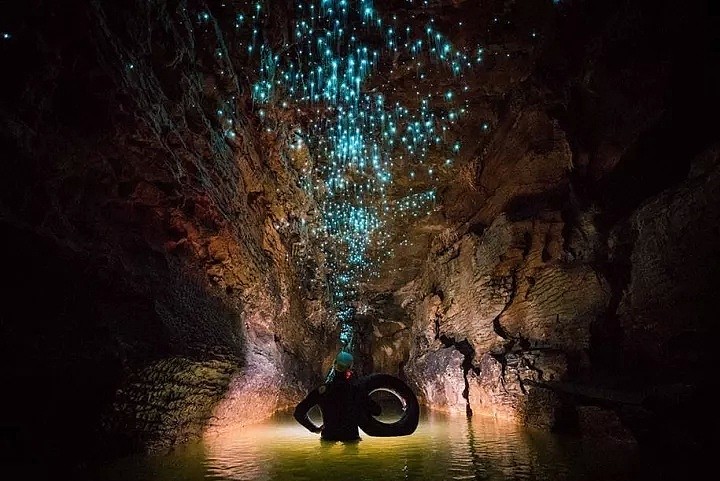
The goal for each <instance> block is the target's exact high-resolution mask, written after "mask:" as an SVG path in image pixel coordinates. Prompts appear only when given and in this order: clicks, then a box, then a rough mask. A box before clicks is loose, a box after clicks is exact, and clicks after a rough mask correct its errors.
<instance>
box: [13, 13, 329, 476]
mask: <svg viewBox="0 0 720 481" xmlns="http://www.w3.org/2000/svg"><path fill="white" fill-rule="evenodd" d="M49 3H50V2H30V3H26V4H23V5H20V4H18V5H16V6H14V7H13V8H12V9H11V11H9V12H8V18H10V19H11V21H12V23H13V28H14V30H13V32H14V33H15V36H14V37H13V40H12V42H6V43H5V44H3V46H2V48H3V50H2V53H3V55H7V58H4V61H7V62H8V65H9V64H12V65H15V67H14V68H15V71H14V72H13V75H12V78H11V79H10V80H11V81H10V83H9V84H8V85H7V86H6V90H4V91H3V98H4V99H5V100H3V103H2V107H0V125H2V129H1V130H2V133H1V134H0V145H2V152H3V154H2V158H3V162H2V165H1V166H0V189H1V190H2V192H1V193H0V226H1V227H2V238H3V249H2V252H3V266H4V267H5V269H6V273H7V278H8V279H10V281H9V283H10V284H11V286H12V287H11V288H10V291H9V293H10V295H9V296H8V297H7V301H6V305H5V306H4V310H3V312H4V313H3V316H2V333H1V335H0V339H1V340H0V342H1V343H2V355H1V357H0V361H1V362H2V363H3V365H4V366H7V367H8V369H3V374H2V378H1V379H0V381H1V382H2V383H3V385H4V386H5V387H6V388H7V390H8V392H12V393H15V395H16V397H13V398H11V399H6V400H5V401H6V402H7V403H8V408H7V409H4V410H3V415H2V417H1V418H0V429H1V430H2V440H3V441H2V443H3V444H2V446H3V447H4V448H5V447H7V450H4V453H3V459H5V455H6V454H7V459H8V460H12V462H22V460H23V459H26V458H25V456H27V457H28V458H27V459H29V457H32V458H35V457H38V458H43V457H45V458H47V459H52V460H54V461H53V462H58V463H63V464H64V463H73V462H74V461H75V460H77V462H81V461H82V459H80V458H81V457H78V456H76V453H77V452H81V453H84V454H86V455H87V457H93V456H96V455H97V456H106V455H107V456H109V455H115V454H119V453H125V452H129V451H146V452H155V451H162V450H165V449H168V448H169V447H172V446H173V445H176V444H178V443H182V442H185V441H188V440H193V439H198V438H199V437H200V436H202V435H203V434H211V433H212V432H215V431H217V430H221V429H223V428H225V427H227V426H229V425H231V424H243V423H249V422H255V421H257V420H259V419H263V418H265V417H267V416H269V415H270V414H271V413H273V412H274V411H275V410H276V409H280V408H283V407H286V406H288V405H290V404H292V403H294V402H296V401H297V400H298V399H299V397H300V396H302V395H304V393H305V391H306V390H307V389H308V388H309V387H310V386H312V385H314V384H315V383H316V382H318V381H319V379H321V378H322V376H323V375H324V372H321V368H322V366H321V364H320V362H319V359H318V353H321V355H326V354H327V355H330V354H331V353H332V351H333V350H334V348H335V342H336V339H337V332H336V330H335V329H336V328H335V325H334V322H333V321H332V319H330V318H329V317H328V315H327V313H326V299H325V297H324V291H323V290H322V287H321V285H322V281H323V279H324V275H325V274H324V272H323V270H322V259H321V258H320V257H319V256H318V253H317V252H316V251H314V250H313V248H312V244H311V243H309V242H304V243H303V242H301V241H307V236H308V228H307V227H303V226H305V222H304V221H305V220H311V217H312V215H313V210H314V199H313V198H312V195H311V194H308V193H307V191H306V190H305V189H304V188H303V186H302V183H301V180H300V177H301V169H303V168H308V159H304V160H303V159H298V158H297V156H296V155H295V156H293V155H291V154H290V153H289V151H290V149H289V148H288V146H289V145H290V141H291V140H292V138H293V137H292V136H293V129H294V128H295V125H296V119H294V118H293V117H292V115H290V116H288V114H287V113H283V112H275V111H269V112H267V118H266V119H267V120H268V121H271V122H276V123H277V125H278V128H277V129H266V128H265V127H264V126H261V123H260V121H259V117H258V113H257V111H255V110H253V108H252V103H251V101H250V99H249V96H248V95H247V94H246V93H242V95H238V91H237V90H236V87H237V86H238V84H233V83H232V82H230V83H227V82H221V81H220V79H219V76H218V75H219V74H218V73H217V72H216V71H215V68H216V67H217V66H218V60H217V59H216V58H214V57H213V54H214V49H209V50H204V49H202V48H201V45H202V42H201V41H200V39H199V38H194V37H193V35H198V36H201V35H206V32H201V31H198V32H196V33H192V32H189V31H187V30H183V28H182V22H181V21H179V22H176V21H175V20H177V19H174V20H173V21H170V20H169V18H170V17H171V16H172V15H183V14H184V15H188V13H187V11H185V10H183V8H181V7H182V6H183V5H184V2H180V3H181V4H182V5H180V3H177V2H176V4H175V7H177V8H176V9H175V10H172V8H171V7H172V6H171V5H169V4H167V3H166V2H136V3H135V4H133V5H128V4H127V3H126V2H69V3H68V4H67V5H63V6H59V5H50V4H49ZM101 3H102V4H101ZM64 25H76V27H77V28H74V29H73V30H72V31H71V32H68V31H66V30H67V29H66V28H64V27H63V26H64ZM149 37H152V39H153V41H152V42H150V41H149ZM202 40H203V41H207V42H210V40H212V39H211V38H210V39H208V38H204V39H202ZM215 40H217V39H215ZM195 41H197V43H194V42H195ZM209 44H210V45H212V43H209ZM147 49H150V50H149V51H148V50H147ZM169 59H175V60H176V61H175V62H171V61H169ZM243 92H247V90H244V91H243ZM225 99H231V100H232V104H224V105H225V106H226V107H227V108H230V107H232V109H233V111H234V119H235V122H234V124H233V130H232V135H230V134H229V133H228V131H227V130H226V127H227V126H226V125H221V123H218V119H217V110H218V108H219V107H218V106H219V105H221V104H220V102H221V101H224V100H225ZM223 108H225V107H223ZM301 243H303V244H304V245H306V246H308V247H307V248H306V249H304V250H303V251H298V248H297V246H298V245H299V244H301ZM319 286H320V287H319ZM70 449H71V450H72V453H69V450H70Z"/></svg>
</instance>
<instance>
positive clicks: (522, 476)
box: [96, 414, 650, 481]
mask: <svg viewBox="0 0 720 481" xmlns="http://www.w3.org/2000/svg"><path fill="white" fill-rule="evenodd" d="M635 462H636V460H635V455H634V453H633V451H632V449H631V448H629V447H627V446H622V445H607V446H603V445H598V444H593V443H588V442H587V441H586V442H582V441H580V440H578V439H569V438H563V437H558V436H556V435H552V434H547V433H539V432H532V431H527V430H524V429H521V428H518V427H516V426H513V425H511V424H507V423H505V422H501V421H495V420H493V419H489V418H481V417H476V418H473V419H472V420H468V419H465V418H464V417H448V416H445V415H440V414H431V415H423V417H422V418H421V421H420V425H419V426H418V429H417V431H416V432H415V433H414V434H412V435H411V436H404V437H399V438H374V437H370V436H363V439H362V440H360V441H358V442H352V443H342V442H327V441H321V440H320V439H319V436H318V435H317V434H311V433H309V432H307V431H306V430H305V429H304V428H303V427H302V426H300V425H298V424H297V423H296V422H295V421H294V420H293V419H292V418H291V417H290V416H289V415H287V414H285V415H279V416H277V417H276V418H275V419H273V420H272V421H271V422H268V423H265V424H261V425H256V426H251V427H246V428H242V429H240V430H238V431H237V432H234V433H231V434H227V435H224V436H222V437H218V438H215V439H212V440H207V441H205V442H204V443H202V444H198V445H194V446H189V447H187V448H184V449H182V450H181V451H178V452H176V453H174V454H172V455H170V456H163V457H157V458H149V459H148V458H135V459H126V460H123V461H122V462H119V463H117V464H114V465H113V466H108V467H106V468H105V469H103V472H102V473H98V476H97V477H96V479H98V480H100V479H103V480H114V479H117V480H123V481H140V480H153V481H166V480H167V481H170V480H172V481H183V480H187V481H200V480H223V481H226V480H247V481H255V480H267V481H281V480H282V481H284V480H288V481H289V480H293V481H305V480H307V481H312V480H335V479H337V480H343V481H345V480H348V481H350V480H358V481H363V480H368V481H369V480H373V481H393V480H423V481H432V480H463V479H477V480H488V481H497V480H548V481H550V480H552V481H558V480H616V481H623V480H628V481H629V480H633V481H637V480H638V479H641V478H645V479H650V478H649V477H645V476H638V473H640V474H643V473H642V472H640V471H637V470H636V468H637V466H635V464H634V463H635ZM644 474H645V475H648V474H649V473H644Z"/></svg>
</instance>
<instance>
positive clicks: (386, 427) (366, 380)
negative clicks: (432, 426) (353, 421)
mask: <svg viewBox="0 0 720 481" xmlns="http://www.w3.org/2000/svg"><path fill="white" fill-rule="evenodd" d="M360 381H361V385H362V386H363V389H364V390H365V392H366V394H367V395H370V393H371V392H373V391H375V390H387V391H391V392H393V393H394V394H396V395H397V396H398V397H400V398H401V399H402V400H403V404H404V408H403V414H402V416H401V417H400V419H398V420H397V421H395V422H393V423H384V422H382V421H379V420H377V419H375V418H374V417H373V416H372V415H371V414H370V413H364V414H363V415H362V416H361V419H360V422H358V426H360V429H362V430H363V432H364V433H365V434H367V435H368V436H376V437H394V436H407V435H409V434H412V433H414V432H415V429H416V428H417V425H418V422H419V420H420V405H419V404H418V400H417V396H415V393H414V392H412V389H410V387H409V386H408V385H407V384H405V382H403V381H402V379H399V378H397V377H395V376H392V375H390V374H380V373H378V374H370V375H368V376H364V377H362V378H361V379H360Z"/></svg>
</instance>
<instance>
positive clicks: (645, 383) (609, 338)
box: [394, 2, 720, 452]
mask: <svg viewBox="0 0 720 481" xmlns="http://www.w3.org/2000/svg"><path fill="white" fill-rule="evenodd" d="M565 6H566V7H567V9H566V10H565V11H564V16H562V15H561V16H558V18H557V19H556V20H557V23H555V24H554V25H553V26H554V27H555V35H554V36H553V37H552V39H551V40H549V41H548V43H547V44H546V45H545V46H544V49H543V53H542V54H541V55H539V57H538V60H537V62H536V63H535V65H534V67H533V69H532V73H531V74H529V75H528V76H527V77H526V78H525V80H523V81H521V82H519V83H518V84H515V85H513V86H509V88H508V90H507V91H506V92H505V94H504V95H503V101H502V102H498V103H497V104H496V106H495V113H496V118H497V120H496V122H495V128H494V131H493V133H492V134H491V136H490V138H489V139H488V141H487V142H486V143H485V144H484V145H483V146H482V147H481V148H479V149H478V152H477V154H476V156H475V158H474V159H472V162H471V164H470V165H471V166H472V170H471V172H472V175H471V178H470V182H468V177H467V172H464V174H465V175H464V177H462V178H459V179H458V182H456V183H455V184H454V185H451V186H448V188H447V189H446V190H445V192H443V199H444V201H445V205H444V206H443V208H444V209H445V219H444V229H441V231H440V232H439V233H438V234H437V235H435V236H434V238H433V239H432V241H431V243H430V245H429V252H428V255H427V257H426V260H425V263H424V266H423V268H422V272H421V274H420V275H418V276H416V277H415V278H413V279H412V280H410V281H409V282H407V283H406V284H405V285H404V286H402V287H400V288H397V289H396V290H395V292H394V296H395V303H396V305H398V306H403V307H404V309H405V310H406V312H407V315H408V316H410V317H411V319H412V326H411V346H410V353H409V359H408V360H407V361H406V362H407V363H406V364H405V367H404V370H405V374H406V375H407V377H408V379H409V380H410V382H411V383H412V384H413V386H414V387H415V389H416V391H417V393H418V394H419V395H420V397H421V398H422V400H423V401H424V403H425V404H426V405H427V406H428V407H429V408H431V409H436V410H441V411H446V412H450V413H458V414H462V415H465V414H471V415H490V416H495V417H498V418H504V419H509V420H511V421H513V422H517V423H521V424H524V425H528V426H534V427H539V428H543V429H548V430H564V431H573V432H579V433H580V434H582V435H584V436H594V435H598V436H600V437H605V438H614V439H616V440H618V441H621V442H636V441H638V440H640V441H642V442H644V443H648V444H651V445H657V446H661V447H662V448H663V449H668V452H670V451H671V450H672V449H675V448H682V449H680V451H681V452H690V451H693V450H695V449H700V450H701V449H702V446H703V443H704V442H705V440H706V439H707V434H706V433H705V432H704V431H703V428H702V426H703V425H704V422H703V421H702V419H701V417H702V415H701V414H699V413H700V412H702V411H703V410H704V409H705V407H706V406H707V400H706V398H705V396H706V393H707V392H709V391H708V389H709V383H708V379H709V377H708V376H709V370H708V369H707V367H701V366H702V365H703V363H704V362H707V359H708V356H709V353H710V349H711V348H710V346H709V345H710V342H709V341H708V339H710V336H709V333H710V330H711V327H710V326H711V325H712V323H713V322H714V321H713V311H714V308H713V307H712V303H713V294H712V292H713V291H714V290H715V286H716V285H717V284H718V283H717V282H716V280H715V279H716V278H717V276H718V274H719V273H720V262H719V260H720V259H718V253H717V247H716V246H717V242H716V239H717V207H716V206H717V205H719V204H718V200H720V199H718V191H717V178H716V170H715V169H717V145H718V141H720V138H718V133H717V132H713V131H712V128H710V127H709V126H708V125H707V124H706V123H705V122H704V121H702V120H700V117H699V115H698V112H697V111H694V110H692V109H690V108H689V105H691V104H692V105H694V106H695V107H694V108H697V109H698V111H702V112H704V113H705V114H709V113H710V112H711V111H712V109H713V108H715V107H716V106H717V105H718V102H717V101H718V92H717V88H716V86H715V85H714V83H715V82H716V81H717V74H714V73H712V72H713V70H712V68H711V65H713V64H714V63H716V61H717V55H716V54H713V53H712V52H710V50H708V48H707V45H709V43H708V42H709V40H710V39H711V38H712V36H711V35H710V33H709V32H710V29H709V26H710V21H709V19H708V17H707V10H706V9H705V8H706V5H699V4H693V5H692V6H686V5H685V4H682V5H681V4H680V2H662V5H655V4H653V5H650V3H648V2H610V3H607V2H604V4H601V2H572V4H566V5H565ZM656 7H657V8H656ZM686 7H687V8H686ZM473 129H474V130H473ZM473 135H475V136H479V135H483V134H482V133H481V132H479V131H478V127H477V125H476V126H474V127H470V128H469V130H468V134H467V136H468V137H471V136H473ZM435 222H437V223H438V224H440V222H438V221H437V220H435ZM601 431H602V432H601Z"/></svg>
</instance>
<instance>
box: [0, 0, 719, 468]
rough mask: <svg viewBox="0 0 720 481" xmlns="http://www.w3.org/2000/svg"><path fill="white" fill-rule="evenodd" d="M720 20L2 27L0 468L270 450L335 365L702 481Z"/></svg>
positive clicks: (637, 17) (62, 9)
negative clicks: (264, 431) (288, 417)
mask: <svg viewBox="0 0 720 481" xmlns="http://www.w3.org/2000/svg"><path fill="white" fill-rule="evenodd" d="M718 18H720V9H719V8H718V5H716V4H712V2H709V1H702V0H698V1H680V0H655V1H650V0H526V1H517V0H487V1H479V0H384V1H375V2H373V1H371V0H300V1H288V0H254V1H243V0H103V1H100V0H91V1H89V2H87V1H80V0H67V1H64V2H50V1H47V0H27V1H23V2H5V3H4V4H3V5H2V15H1V16H0V55H1V56H2V65H3V66H4V72H5V73H4V74H3V75H2V80H3V81H2V87H1V88H0V93H1V99H2V100H1V101H0V125H1V127H2V130H1V131H0V152H1V157H2V161H1V163H0V239H2V250H1V252H2V256H3V257H2V263H1V264H0V265H1V266H2V268H3V271H4V273H5V274H7V276H6V277H5V281H4V282H3V293H4V295H3V302H2V310H0V346H1V347H2V348H1V350H0V365H1V366H2V370H1V371H0V372H1V374H0V385H2V386H3V395H2V405H3V408H2V411H1V413H2V414H1V415H0V448H1V449H0V452H1V453H2V458H3V464H4V465H5V466H6V472H9V470H10V469H14V468H18V469H20V470H21V472H23V473H25V477H29V476H30V475H31V474H32V473H38V474H41V475H42V476H50V475H53V474H54V475H57V474H58V473H61V472H66V473H75V474H76V475H77V476H80V474H79V473H81V472H82V471H83V470H84V469H86V468H88V467H89V466H95V465H102V464H103V463H109V462H112V461H113V460H117V459H122V458H123V457H126V456H131V455H132V456H146V457H149V456H165V455H167V453H172V452H173V451H175V450H177V449H179V448H181V447H182V446H187V445H188V444H191V443H197V442H202V441H203V440H205V439H209V438H211V437H212V436H222V435H223V433H226V432H228V430H230V429H243V428H247V429H250V427H252V426H258V425H262V423H265V422H267V420H268V419H271V418H273V416H276V415H277V414H278V413H281V412H284V411H287V410H288V409H291V408H292V407H293V406H295V405H296V404H297V403H298V402H299V401H300V400H301V399H302V398H303V397H304V396H305V394H306V393H307V392H308V391H309V390H311V389H313V388H314V387H315V386H317V385H318V384H320V383H322V382H323V381H324V379H325V377H326V375H327V371H328V368H329V366H331V365H332V360H333V359H334V357H335V354H336V353H337V352H338V350H340V349H344V350H348V351H352V352H353V354H354V356H355V357H356V359H357V362H356V364H355V366H354V368H355V369H356V370H357V372H359V373H360V374H369V373H376V372H379V373H386V374H390V375H393V376H396V377H398V378H400V379H401V380H402V381H403V382H405V383H407V385H408V386H410V387H411V388H412V390H413V392H414V393H415V394H416V395H417V397H418V399H419V401H420V404H421V406H422V409H423V410H424V411H427V412H429V413H442V414H443V415H447V416H448V417H450V418H453V419H463V420H473V419H480V418H489V419H493V420H497V421H498V422H503V423H507V424H508V425H512V426H515V427H517V428H518V429H527V430H530V431H531V432H542V433H547V434H549V435H551V436H559V437H562V439H580V440H586V441H588V440H589V441H590V442H597V443H600V442H603V443H604V442H608V443H619V444H621V445H622V446H629V448H628V449H637V450H638V451H639V452H640V453H641V455H642V456H641V457H642V459H643V460H645V462H647V463H649V464H651V465H653V466H656V467H657V471H655V472H654V473H653V474H652V476H654V477H648V478H647V479H691V477H686V476H690V473H695V472H697V473H701V472H703V469H704V468H702V467H703V465H704V464H705V463H707V462H708V461H709V459H710V456H711V455H710V454H709V446H710V445H711V444H712V441H711V440H712V438H713V437H714V436H713V434H712V433H713V431H712V429H713V428H712V426H713V425H714V422H713V421H712V420H713V419H714V418H713V414H712V413H713V412H714V409H713V407H712V404H713V400H714V391H711V385H712V384H714V383H713V381H712V380H713V373H714V368H713V367H712V362H713V361H712V359H714V358H713V357H712V351H713V347H712V346H713V342H714V341H713V339H714V337H713V335H712V332H714V329H711V326H713V325H715V323H716V322H717V318H718V309H717V306H716V305H715V302H714V299H715V296H716V295H717V288H718V287H719V286H720V283H718V282H717V281H716V280H717V278H718V276H720V242H718V238H720V130H719V129H718V128H717V124H716V123H715V121H714V120H713V119H714V115H715V114H716V113H717V112H718V109H719V107H720V102H719V100H720V95H719V92H720V75H719V74H718V72H720V63H719V62H718V60H720V58H719V57H720V51H719V50H718V48H717V46H718V45H720V38H719V37H720V35H719V32H720V25H719V22H718ZM713 125H715V127H713ZM41 281H42V282H41ZM463 422H465V421H463ZM468 422H469V421H468ZM364 442H365V441H364ZM361 448H362V445H361ZM447 449H450V447H447ZM711 469H713V468H711ZM713 470H714V469H713ZM475 477H476V479H489V480H491V481H492V480H496V479H514V478H503V477H492V476H489V477H482V476H480V475H479V474H476V476H475ZM44 479H48V478H47V477H45V478H44ZM76 479H79V478H76ZM93 479H100V478H98V477H94V478H93ZM183 479H185V478H183ZM187 479H190V478H187ZM197 479H202V478H197ZM223 479H255V478H249V477H248V478H223ZM257 479H285V478H282V477H277V478H257ZM288 479H289V478H288ZM303 479H304V478H303ZM318 479H321V478H318ZM357 479H361V478H357ZM362 479H365V478H362ZM388 479H390V478H388ZM398 479H399V478H398ZM403 479H430V478H423V477H421V476H419V477H418V476H416V477H415V478H412V477H410V478H403ZM433 479H434V478H433ZM523 479H536V478H533V477H532V476H531V477H529V478H523ZM537 479H546V478H541V477H538V478H537ZM556 479H560V478H556ZM563 479H564V478H563ZM568 479H570V478H568ZM597 479H610V478H602V477H600V478H597ZM633 479H641V477H638V476H636V477H634V478H633Z"/></svg>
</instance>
